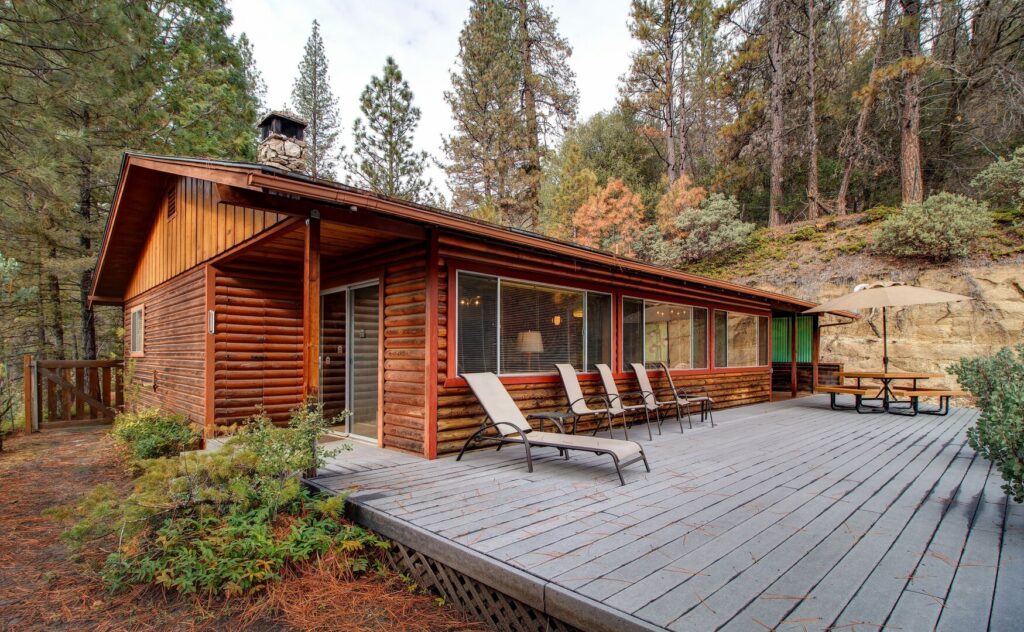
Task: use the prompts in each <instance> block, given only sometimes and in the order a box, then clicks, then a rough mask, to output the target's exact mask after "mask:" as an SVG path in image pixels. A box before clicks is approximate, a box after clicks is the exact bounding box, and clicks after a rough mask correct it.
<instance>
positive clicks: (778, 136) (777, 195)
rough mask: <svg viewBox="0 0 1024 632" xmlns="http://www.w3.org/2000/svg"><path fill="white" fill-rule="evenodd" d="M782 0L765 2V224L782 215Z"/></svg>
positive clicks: (775, 221)
mask: <svg viewBox="0 0 1024 632" xmlns="http://www.w3.org/2000/svg"><path fill="white" fill-rule="evenodd" d="M781 4H782V0H770V2H769V4H768V11H769V14H768V30H769V43H768V46H769V53H768V59H769V62H770V63H771V65H772V71H771V78H772V86H771V92H770V95H769V106H768V107H769V117H770V124H771V130H770V131H769V135H768V152H769V154H770V159H771V165H770V178H771V183H770V187H769V198H768V225H769V226H779V225H780V224H781V223H782V217H781V215H780V213H779V204H780V203H781V202H782V135H783V128H782V126H783V122H782V105H783V104H782V98H783V94H782V88H783V86H782V82H783V77H784V76H785V75H784V73H783V70H784V69H783V66H782V32H781V31H782V29H783V27H784V25H783V23H782V16H780V15H779V13H780V12H781V10H782V7H781Z"/></svg>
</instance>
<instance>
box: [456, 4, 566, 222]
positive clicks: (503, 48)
mask: <svg viewBox="0 0 1024 632" xmlns="http://www.w3.org/2000/svg"><path fill="white" fill-rule="evenodd" d="M557 27H558V22H557V20H556V19H555V18H554V17H553V16H552V15H551V13H550V12H549V11H548V10H547V9H546V8H545V7H543V6H542V5H541V4H540V3H539V1H538V0H514V1H511V2H508V1H506V0H475V1H474V3H473V5H472V6H471V7H470V15H469V19H468V20H467V21H466V23H465V25H464V26H463V29H462V33H461V34H460V36H459V59H458V61H457V67H456V70H454V71H453V72H452V73H451V77H452V90H450V91H448V92H446V93H445V100H446V101H447V102H448V104H449V106H450V107H451V108H452V114H453V116H454V118H455V120H456V127H455V133H454V134H453V135H452V136H451V137H450V138H448V139H447V141H446V143H445V154H446V156H447V158H448V161H449V164H448V165H447V167H446V170H447V172H448V177H449V187H450V188H451V189H452V192H453V194H454V200H453V202H454V206H455V208H456V209H458V210H461V211H462V212H469V211H470V210H471V209H475V208H477V207H480V206H489V207H493V211H491V212H493V214H494V215H495V216H496V217H497V219H498V221H499V222H501V223H504V224H509V225H514V226H520V227H523V228H535V227H536V226H537V224H538V221H539V215H540V188H541V182H542V177H543V172H542V168H541V166H542V162H543V160H544V158H545V155H546V154H547V152H548V142H549V141H550V140H552V139H553V138H554V137H555V136H556V135H559V134H561V133H562V132H563V131H564V130H565V128H566V127H567V126H568V125H569V124H571V123H572V122H573V121H574V120H575V116H576V103H577V99H578V97H577V93H576V86H575V75H574V74H573V72H572V69H571V68H570V67H569V65H568V57H569V55H571V53H572V49H571V48H570V46H569V44H568V42H566V40H565V39H564V38H563V37H562V36H561V35H559V33H558V28H557Z"/></svg>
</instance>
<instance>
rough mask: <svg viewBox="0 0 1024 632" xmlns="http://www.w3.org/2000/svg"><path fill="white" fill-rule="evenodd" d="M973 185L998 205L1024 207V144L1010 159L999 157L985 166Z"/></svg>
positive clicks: (982, 194)
mask: <svg viewBox="0 0 1024 632" xmlns="http://www.w3.org/2000/svg"><path fill="white" fill-rule="evenodd" d="M971 185H972V186H974V187H975V188H977V189H978V191H979V192H980V193H981V196H982V197H983V198H984V199H986V200H989V201H991V202H992V203H993V204H995V205H997V206H1008V207H1011V208H1016V209H1024V145H1022V146H1020V147H1018V148H1017V149H1016V151H1014V152H1013V156H1012V157H1011V158H1010V159H1009V160H1006V159H1004V158H997V159H996V161H995V162H993V163H992V164H990V165H989V166H987V167H985V169H983V170H982V171H981V173H979V174H978V175H977V176H975V178H974V180H972V181H971Z"/></svg>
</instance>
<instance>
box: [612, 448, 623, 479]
mask: <svg viewBox="0 0 1024 632" xmlns="http://www.w3.org/2000/svg"><path fill="white" fill-rule="evenodd" d="M612 461H613V462H614V463H615V473H616V474H618V475H619V483H621V484H622V486H623V487H625V486H626V479H624V478H622V467H621V466H620V465H619V457H617V456H615V455H614V454H613V455H612Z"/></svg>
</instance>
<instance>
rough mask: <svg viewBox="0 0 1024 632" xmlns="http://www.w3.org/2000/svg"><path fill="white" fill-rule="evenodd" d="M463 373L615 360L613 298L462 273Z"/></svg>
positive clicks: (460, 353) (549, 369)
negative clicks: (612, 334) (612, 332)
mask: <svg viewBox="0 0 1024 632" xmlns="http://www.w3.org/2000/svg"><path fill="white" fill-rule="evenodd" d="M457 318H458V333H457V336H458V337H457V339H456V347H457V349H458V362H457V365H456V368H457V371H458V372H459V373H479V372H483V371H491V372H495V373H498V374H501V375H509V374H517V373H551V372H553V371H554V366H553V365H554V364H555V363H559V362H567V363H570V364H572V365H573V366H575V367H581V368H584V370H590V369H592V368H593V365H594V364H597V363H600V362H609V361H610V360H611V346H612V340H611V296H609V295H607V294H600V293H593V292H585V291H583V290H575V289H570V288H562V287H554V286H549V285H542V284H537V283H530V282H526V281H518V280H513V279H503V278H499V277H492V276H483V275H479V274H469V273H459V275H458V316H457Z"/></svg>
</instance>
